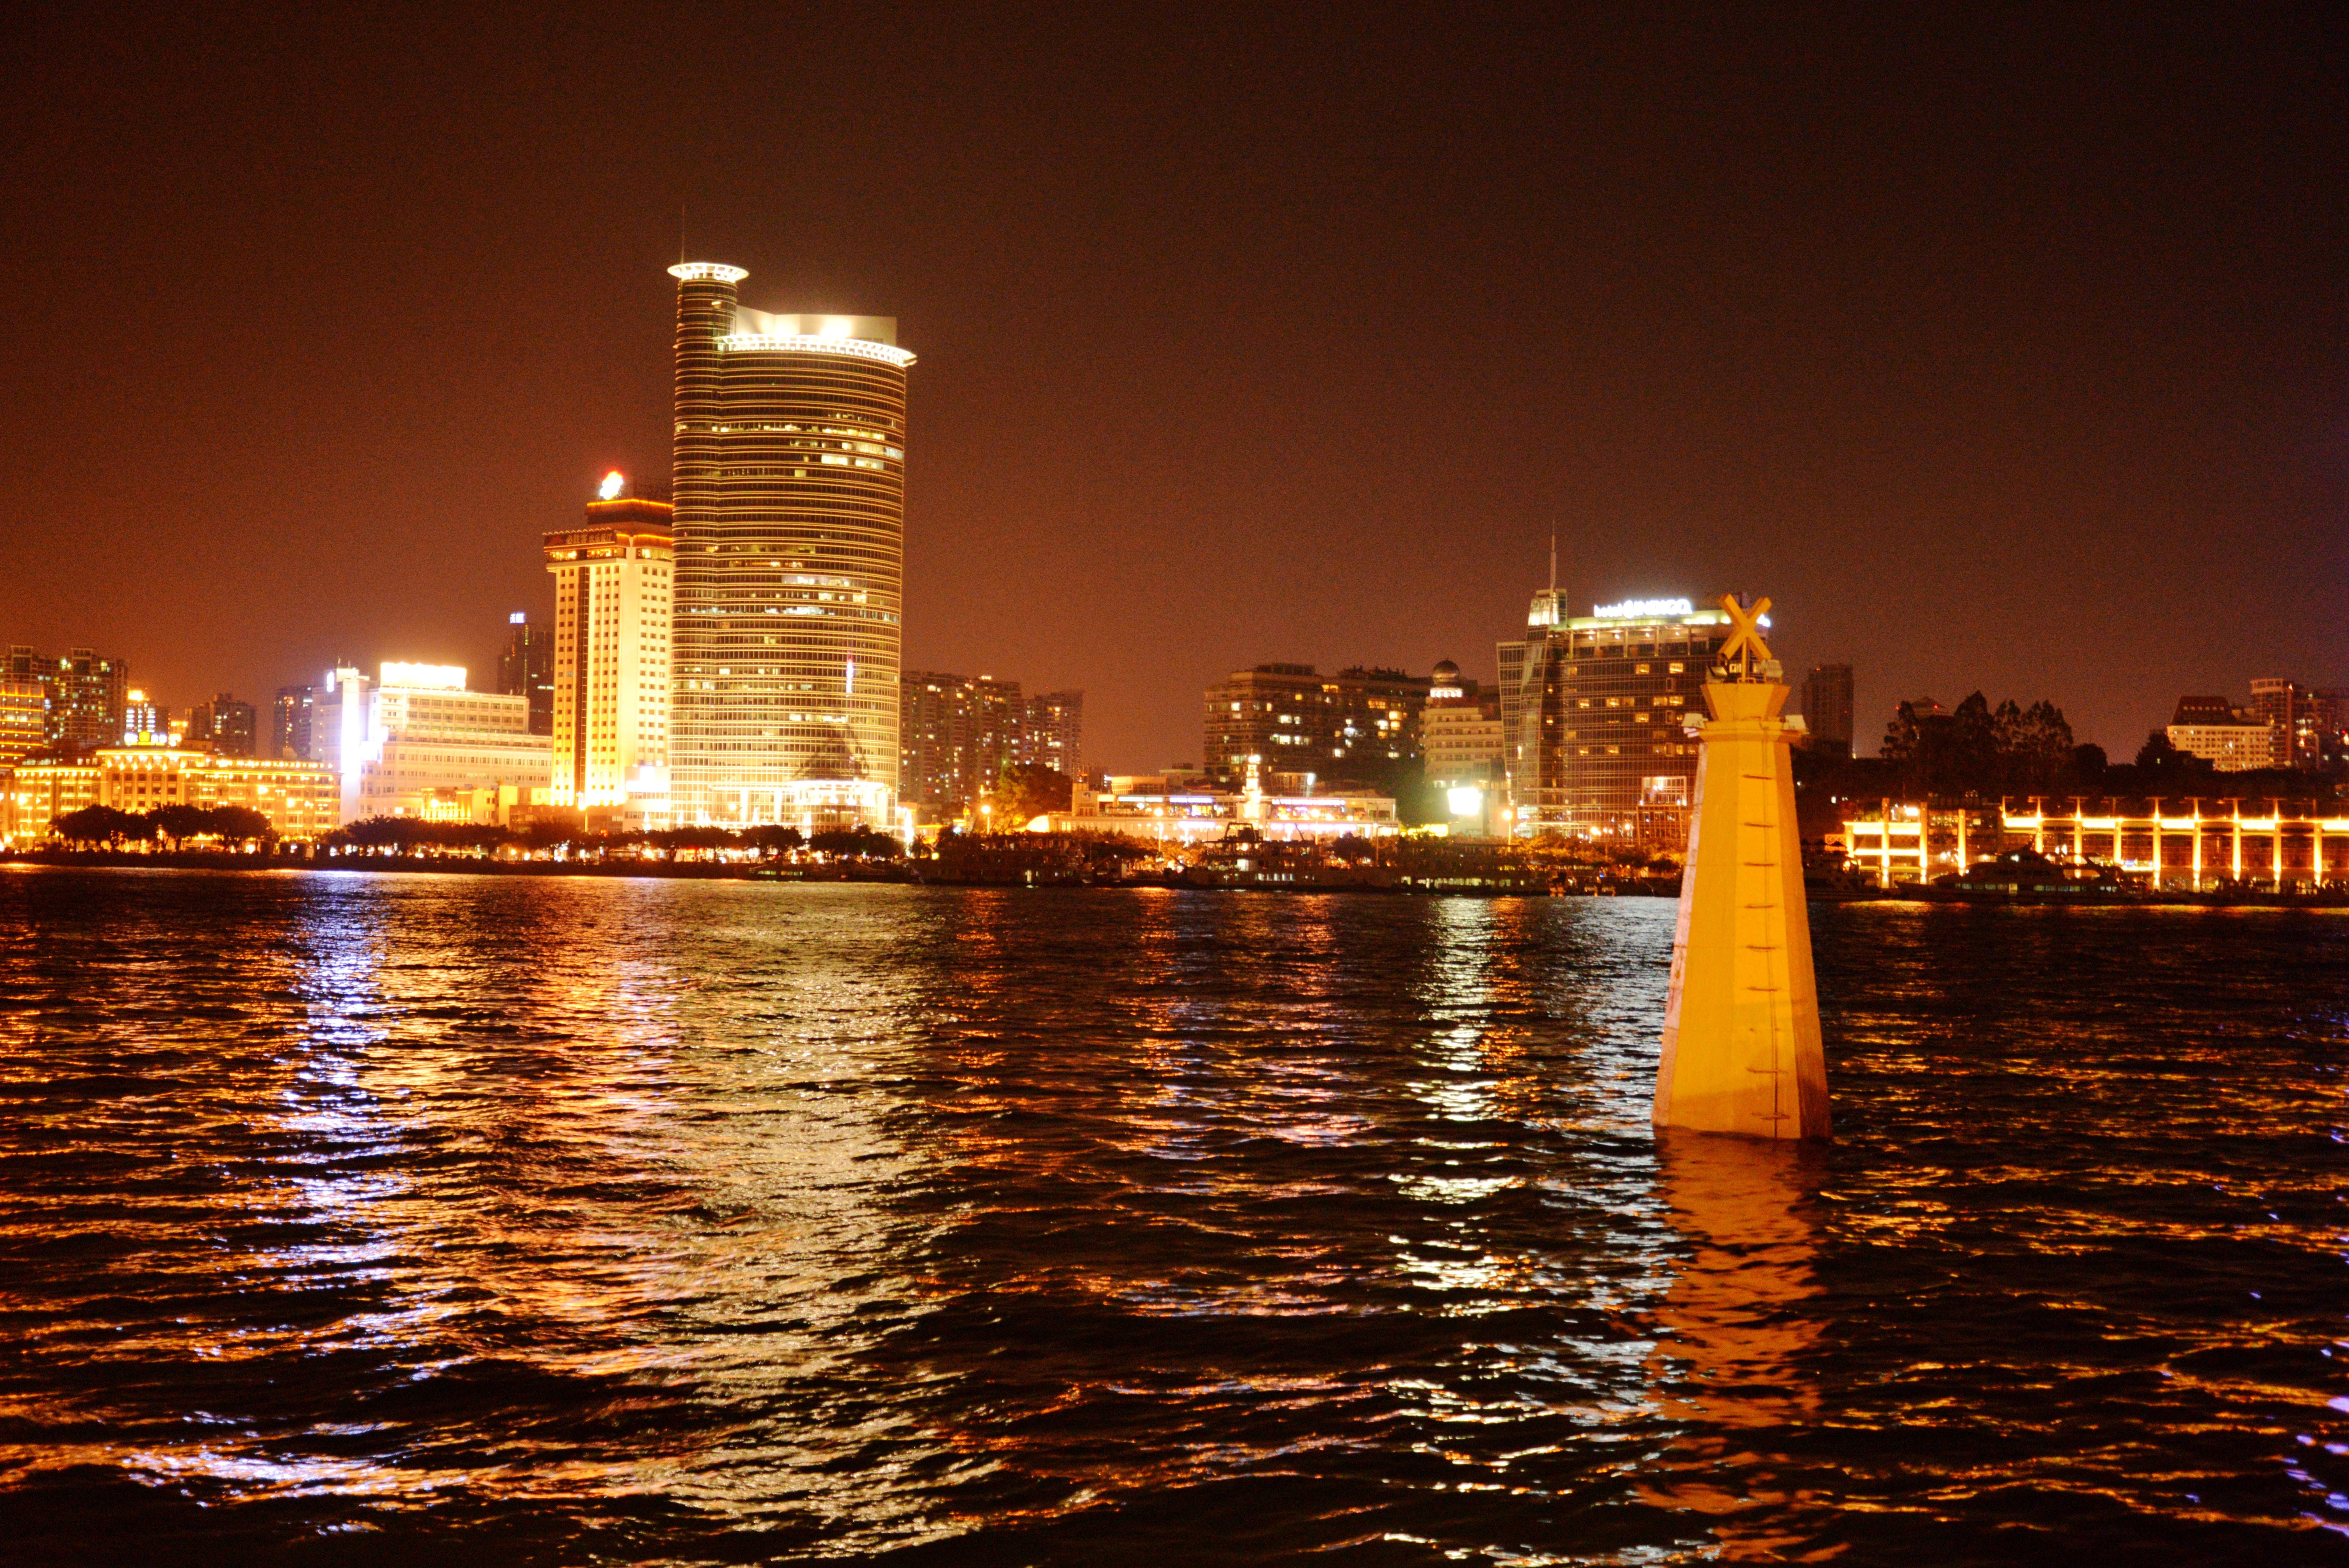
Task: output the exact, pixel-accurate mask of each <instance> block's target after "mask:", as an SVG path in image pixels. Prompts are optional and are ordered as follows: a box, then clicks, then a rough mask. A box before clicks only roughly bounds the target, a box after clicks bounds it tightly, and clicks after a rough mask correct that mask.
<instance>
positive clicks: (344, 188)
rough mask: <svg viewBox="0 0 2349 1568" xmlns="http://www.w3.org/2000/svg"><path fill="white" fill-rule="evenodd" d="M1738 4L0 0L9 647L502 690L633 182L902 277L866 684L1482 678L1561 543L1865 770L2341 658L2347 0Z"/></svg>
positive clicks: (600, 454)
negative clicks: (1921, 723) (905, 356)
mask: <svg viewBox="0 0 2349 1568" xmlns="http://www.w3.org/2000/svg"><path fill="white" fill-rule="evenodd" d="M1781 9H1782V8H1779V7H1767V8H1764V9H1761V10H1757V11H1755V12H1752V13H1747V14H1744V15H1743V16H1742V17H1740V16H1738V15H1732V14H1731V13H1728V12H1725V11H1719V10H1716V9H1715V8H1713V7H1691V8H1689V9H1688V10H1686V11H1684V12H1681V13H1677V14H1672V15H1662V16H1659V15H1650V16H1648V17H1647V18H1646V19H1644V20H1641V21H1639V22H1635V23H1629V24H1620V25H1618V24H1612V23H1594V24H1590V25H1587V26H1584V25H1572V24H1561V23H1560V22H1558V21H1557V20H1556V19H1555V18H1554V17H1552V16H1550V15H1547V14H1545V13H1544V12H1541V11H1537V10H1526V11H1508V10H1503V9H1500V8H1496V7H1475V8H1468V7H1463V8H1460V9H1457V10H1453V9H1394V10H1375V9H1372V8H1369V7H1364V6H1332V7H1328V8H1309V7H1303V6H1273V7H1245V8H1230V9H1221V8H1206V9H1201V8H1195V7H1190V6H1175V5H1164V6H1130V7H1122V8H1121V7H1109V8H1102V9H1098V10H1097V9H1094V8H1085V7H1071V8H1068V9H1066V10H1064V11H1042V10H1009V9H1006V10H1000V11H996V10H990V9H988V8H984V7H950V6H936V7H922V8H916V9H912V10H906V11H895V12H893V11H890V10H888V9H886V8H883V7H877V6H873V5H854V6H841V5H832V6H824V7H820V8H816V7H810V8H796V7H744V8H740V9H732V8H727V7H721V6H714V5H696V6H689V7H678V8H675V9H667V8H661V7H655V6H641V5H640V6H630V7H627V8H626V9H616V10H610V11H598V10H595V9H592V8H580V7H572V8H566V9H565V10H564V12H563V13H561V14H560V15H543V16H536V17H533V16H531V15H526V14H525V13H523V12H522V11H520V10H518V9H515V10H509V9H508V8H504V7H482V8H478V9H473V8H468V9H467V10H466V11H465V12H463V13H461V14H452V15H450V16H449V17H448V18H447V19H444V20H439V21H435V20H433V19H432V18H431V16H430V15H429V13H426V12H424V11H421V10H411V9H409V8H407V7H391V6H387V7H382V8H349V9H345V8H336V7H305V8H290V7H289V8H287V9H285V10H283V11H276V12H257V11H256V12H244V13H240V14H236V15H233V16H232V15H228V14H226V13H223V14H222V15H219V16H182V17H180V18H177V19H171V18H166V17H162V16H160V15H155V14H153V13H150V12H145V11H140V12H124V13H119V14H108V13H104V12H101V11H99V10H98V9H97V8H95V7H79V6H77V7H72V8H69V9H59V10H57V11H54V12H50V13H47V15H46V19H45V17H44V15H43V14H41V13H38V12H36V11H34V10H33V8H31V7H10V8H9V18H8V20H7V21H6V22H5V23H0V42H5V45H6V49H7V56H8V57H9V58H10V59H11V61H12V68H11V71H10V90H9V92H8V94H7V95H5V97H0V127H5V133H4V134H0V157H5V187H0V189H5V200H6V202H7V221H6V223H5V229H0V333H5V355H0V397H5V408H0V459H5V469H6V478H7V481H8V486H9V490H8V501H9V512H10V524H11V528H10V534H11V537H10V539H9V542H8V545H7V548H6V552H5V557H0V559H5V568H0V642H30V643H33V644H36V645H39V646H40V647H41V648H42V649H43V651H45V652H49V653H55V652H59V651H62V650H63V649H64V648H65V647H66V646H67V645H91V646H95V647H97V648H98V649H100V650H101V651H106V652H113V653H118V654H119V655H123V656H125V657H127V658H129V661H130V662H131V665H132V671H133V676H134V680H135V681H136V682H137V683H138V684H140V685H143V686H147V687H148V688H149V690H150V692H151V693H153V694H154V695H157V696H160V698H161V699H162V700H164V701H166V702H168V703H170V704H171V705H172V706H174V707H185V706H187V705H188V704H190V703H192V702H196V701H201V700H203V699H204V698H206V697H208V696H211V694H212V692H214V691H215V690H219V689H222V688H229V689H233V690H235V691H236V692H238V693H239V694H240V695H243V696H247V697H249V698H251V699H254V700H256V701H261V700H265V697H266V696H267V694H268V693H269V692H270V691H271V690H273V689H274V687H276V686H279V685H282V684H286V683H289V682H294V681H297V680H303V679H307V678H312V677H313V676H315V674H316V672H317V671H318V670H320V669H322V668H323V667H325V666H326V665H328V664H330V663H332V662H334V661H336V660H337V659H340V660H347V661H351V662H356V663H358V664H362V665H373V664H374V663H375V662H376V661H377V660H378V659H383V658H413V659H422V660H430V661H446V662H453V663H463V664H467V665H471V666H474V668H475V670H476V672H477V673H476V679H475V684H476V685H481V686H490V685H493V683H494V668H493V661H494V654H495V651H496V649H497V647H498V646H499V645H500V643H501V642H502V637H503V633H504V621H505V618H506V614H507V613H508V612H509V611H511V610H515V609H527V610H529V611H531V612H532V613H533V615H537V614H543V613H544V612H545V611H546V610H547V609H548V608H549V607H550V606H551V603H552V596H551V593H550V591H549V589H548V587H547V585H546V583H547V579H546V576H545V573H544V572H543V568H542V566H541V563H540V559H539V555H538V549H537V541H538V535H539V533H540V532H541V531H543V530H546V529H549V528H557V527H563V526H566V525H569V524H571V523H573V522H574V521H577V519H578V517H579V515H580V507H581V506H582V504H583V503H584V502H585V500H586V499H587V497H588V495H589V493H590V490H591V489H592V487H593V485H594V483H595V479H596V478H597V477H598V476H599V475H600V474H601V473H602V472H603V471H604V470H605V469H606V468H609V467H618V468H622V469H626V470H627V471H629V472H630V473H631V474H633V475H636V476H639V477H640V478H641V480H642V481H643V485H642V488H643V489H644V490H646V491H647V492H648V493H655V494H666V493H667V478H668V429H667V425H668V417H669V413H668V397H669V337H670V330H671V319H672V317H671V312H672V306H673V300H674V294H673V287H674V285H673V284H672V283H671V280H670V279H669V278H668V277H667V276H666V275H665V274H664V273H663V271H662V269H663V268H664V267H666V266H667V264H669V263H672V262H674V261H676V260H677V259H678V244H679V209H680V207H681V206H682V208H683V209H684V211H685V214H686V216H685V241H686V247H687V249H688V251H689V252H690V253H691V254H692V256H693V257H694V258H695V259H700V260H716V261H726V262H731V263H735V264H737V265H740V266H743V267H747V268H749V269H750V280H749V281H748V282H747V283H745V284H743V285H742V298H743V302H744V303H745V304H750V305H753V306H756V307H759V308H762V309H768V310H802V309H804V310H823V311H841V312H858V313H867V314H873V315H895V316H896V317H898V318H899V333H900V336H899V341H900V342H902V343H903V344H905V346H908V347H910V348H912V349H914V350H915V351H916V353H917V354H918V355H919V356H920V363H919V364H918V365H916V366H915V368H914V370H913V372H912V425H913V429H912V437H911V440H910V442H909V462H908V476H909V480H908V492H909V493H908V503H907V510H908V517H907V536H908V539H907V548H906V577H907V593H906V613H905V658H906V663H907V665H908V667H910V668H929V669H946V670H952V671H956V672H958V673H963V674H968V675H978V674H990V675H995V676H1009V677H1013V678H1017V679H1019V680H1021V681H1023V682H1025V683H1026V684H1027V685H1028V686H1030V688H1031V689H1037V688H1043V687H1050V686H1081V687H1083V688H1085V690H1086V693H1087V707H1088V713H1087V732H1086V751H1087V761H1088V763H1089V764H1091V765H1093V766H1098V767H1108V768H1112V769H1120V770H1131V769H1143V768H1149V767H1155V766H1159V765H1163V764H1165V763H1169V762H1176V761H1193V762H1195V761H1197V760H1198V759H1199V758H1198V752H1199V744H1200V741H1199V710H1200V691H1201V688H1202V687H1203V686H1205V685H1206V684H1207V683H1208V682H1210V681H1212V680H1214V679H1216V678H1217V677H1219V676H1222V675H1223V674H1224V673H1225V672H1226V671H1227V670H1229V669H1232V668H1236V667H1239V666H1243V665H1249V664H1254V663H1257V662H1260V661H1264V660H1272V659H1280V660H1297V661H1309V662H1313V663H1317V664H1319V665H1321V666H1322V667H1323V668H1325V669H1330V668H1335V667H1337V666H1339V665H1346V664H1352V663H1381V664H1391V665H1402V666H1405V667H1408V668H1410V669H1413V670H1415V671H1420V672H1424V671H1425V670H1426V669H1427V668H1428V666H1429V665H1432V664H1433V663H1434V661H1435V660H1437V659H1439V658H1442V657H1445V656H1450V657H1452V658H1454V659H1456V660H1457V661H1458V662H1459V663H1460V664H1461V665H1463V667H1464V669H1466V670H1467V671H1468V673H1470V674H1471V675H1475V676H1481V677H1485V678H1489V677H1490V676H1491V675H1492V673H1493V663H1494V655H1493V644H1494V642H1495V640H1496V639H1497V638H1500V637H1503V636H1507V635H1512V634H1514V633H1515V632H1516V629H1517V628H1519V627H1521V626H1522V624H1523V621H1524V614H1525V607H1526V599H1527V597H1528V595H1529V594H1530V593H1532V592H1533V591H1534V590H1535V589H1536V588H1537V587H1539V586H1541V584H1542V582H1543V577H1544V573H1545V560H1546V556H1547V548H1548V540H1549V535H1550V531H1551V530H1552V529H1553V528H1555V529H1556V530H1557V534H1558V539H1559V551H1560V555H1561V559H1562V562H1563V573H1564V576H1565V578H1566V580H1567V583H1568V587H1569V588H1570V590H1571V592H1572V593H1573V595H1574V598H1575V600H1576V602H1577V603H1578V605H1582V606H1587V605H1588V603H1589V602H1590V601H1592V600H1594V599H1613V598H1619V597H1624V596H1633V595H1636V596H1649V595H1664V594H1682V593H1686V594H1689V595H1692V596H1700V595H1703V594H1706V593H1718V592H1721V591H1723V590H1725V589H1739V590H1744V591H1747V592H1756V593H1769V594H1771V595H1772V596H1773V597H1774V598H1775V600H1776V601H1777V603H1778V604H1779V606H1780V613H1779V616H1778V621H1779V625H1780V628H1781V633H1782V635H1781V637H1780V640H1779V645H1778V648H1779V652H1780V653H1781V654H1782V655H1784V656H1785V659H1786V660H1787V662H1788V665H1789V666H1790V669H1791V668H1793V667H1794V666H1795V665H1797V664H1800V665H1807V664H1809V663H1811V662H1813V661H1816V660H1820V659H1843V658H1847V659H1849V660H1851V661H1852V662H1853V663H1854V664H1855V665H1857V666H1858V715H1857V723H1858V728H1859V731H1860V738H1861V748H1862V749H1863V750H1867V751H1872V750H1873V749H1874V739H1875V738H1876V737H1877V736H1878V734H1880V732H1881V728H1882V725H1883V722H1884V719H1885V717H1887V715H1888V712H1889V708H1890V707H1891V706H1892V704H1894V703H1895V702H1896V701H1898V700H1899V699H1900V698H1901V697H1904V696H1918V695H1920V694H1930V695H1931V696H1936V697H1939V698H1940V699H1941V700H1942V701H1944V702H1948V703H1952V704H1953V703H1954V702H1955V701H1956V700H1957V699H1958V698H1959V697H1960V696H1963V695H1964V694H1965V693H1966V692H1967V691H1969V690H1971V689H1973V688H1975V687H1977V686H1979V687H1981V688H1982V689H1984V690H1985V691H1986V692H1987V693H1988V694H1989V695H1990V696H1991V698H1992V701H1996V700H1997V699H1998V698H2000V697H2002V696H2009V695H2012V696H2016V697H2018V698H2020V699H2022V700H2023V701H2025V702H2028V701H2030V700H2031V699H2033V698H2034V697H2038V696H2050V697H2053V698H2054V699H2055V700H2056V701H2057V702H2059V703H2060V704H2062V705H2063V707H2064V708H2065V709H2066V710H2067V711H2068V712H2069V714H2070V715H2071V717H2072V718H2073V721H2074V725H2075V728H2076V729H2077V730H2079V731H2080V732H2081V735H2082V738H2094V739H2098V740H2101V741H2103V742H2104V743H2105V744H2106V745H2107V746H2108V747H2111V748H2113V749H2114V750H2115V751H2116V752H2120V753H2123V754H2127V753H2133V752H2134V751H2135V749H2136V748H2137V744H2138V742H2139V741H2140V740H2141V739H2142V738H2143V737H2144V735H2145V733H2146V731H2147V729H2148V728H2149V727H2152V726H2154V725H2156V724H2158V723H2161V722H2165V721H2166V720H2167V718H2168V712H2169V708H2170V706H2171V704H2172V703H2173V702H2174V701H2175V699H2176V698H2177V696H2178V695H2179V694H2180V693H2181V692H2184V691H2198V692H2199V691H2213V692H2226V693H2230V694H2232V695H2234V696H2236V697H2237V698H2238V699H2239V700H2240V698H2242V697H2243V696H2246V695H2247V685H2248V682H2249V680H2250V678H2251V677H2252V676H2260V675H2290V676H2297V677H2299V678H2301V679H2302V680H2305V681H2309V682H2312V683H2315V684H2339V685H2349V640H2344V620H2349V614H2345V613H2344V611H2345V610H2349V601H2344V569H2349V560H2344V553H2349V548H2345V547H2349V49H2345V48H2344V36H2349V24H2344V21H2343V17H2344V15H2349V13H2344V12H2343V11H2342V10H2340V9H2338V8H2314V7H2312V8H2309V9H2305V10H2292V9H2286V8H2276V7H2261V8H2256V9H2246V10H2240V11H2229V10H2217V9H2213V10H2209V11H2201V10H2192V11H2189V8H2185V7H2178V8H2175V9H2176V10H2177V11H2178V12H2179V13H2180V15H2179V16H2178V17H2176V18H2164V17H2162V16H2160V15H2157V13H2156V12H2155V10H2154V9H2153V8H2149V7H2147V8H2137V9H2103V8H2099V9H2097V10H2095V11H2094V12H2093V13H2077V14H2068V15H2067V16H2058V17H2054V18H2052V19H2051V18H2050V17H2048V16H2046V15H2040V14H2038V11H2037V8H2033V9H2032V10H2028V11H2023V10H2018V11H2016V12H2013V13H2010V14H2008V15H2007V18H2006V20H2005V21H2004V22H2003V23H1992V24H1983V23H1982V22H1980V21H1978V20H1975V19H1966V20H1962V21H1961V20H1958V19H1955V18H1953V17H1945V18H1943V19H1942V20H1941V21H1940V22H1938V23H1937V22H1933V21H1930V20H1920V19H1919V18H1918V17H1917V16H1915V15H1911V14H1910V13H1909V9H1908V8H1905V7H1861V8H1854V9H1852V10H1849V11H1846V12H1841V13H1813V14H1810V15H1807V16H1806V18H1805V19H1801V20H1795V19H1790V18H1789V17H1787V16H1785V15H1780V14H1779V12H1780V10H1781ZM1785 9H1791V8H1785ZM1675 18H1677V19H1675ZM1933 26H1940V27H1942V28H1943V29H1945V30H1942V31H1929V30H1924V29H1927V28H1930V27H1933Z"/></svg>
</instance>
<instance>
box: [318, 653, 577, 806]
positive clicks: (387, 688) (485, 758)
mask: <svg viewBox="0 0 2349 1568" xmlns="http://www.w3.org/2000/svg"><path fill="white" fill-rule="evenodd" d="M378 676H379V679H378V680H373V681H370V680H369V679H367V676H363V675H361V674H360V673H359V672H358V671H357V670H355V669H348V668H343V669H335V670H330V671H328V672H327V674H326V681H325V683H324V684H323V686H321V687H320V688H319V693H318V696H317V699H316V705H315V706H314V707H313V708H312V710H311V722H310V738H311V746H312V750H313V756H314V759H315V760H316V761H318V762H322V763H324V764H325V765H326V768H327V769H329V770H330V771H332V772H333V773H334V775H335V776H336V779H337V780H338V781H339V784H340V789H339V799H340V800H341V820H342V821H343V822H344V823H345V824H348V823H351V822H356V821H359V820H363V819H365V818H368V817H422V816H425V815H426V814H427V810H426V808H427V806H428V804H429V802H430V801H431V800H432V799H433V798H434V797H435V796H436V795H437V794H440V793H445V792H450V791H459V792H464V791H471V790H477V789H497V788H498V787H500V786H512V787H514V788H515V789H523V790H529V791H532V792H533V796H536V797H543V792H544V791H545V790H546V789H547V788H548V786H549V784H550V783H551V781H552V776H553V772H554V760H553V757H552V755H551V753H550V751H549V749H548V745H547V738H546V737H545V736H543V735H533V734H531V733H530V699H529V698H528V697H526V696H504V695H503V694H502V693H495V692H485V691H468V690H466V689H465V668H464V666H463V665H413V664H386V665H379V666H378Z"/></svg>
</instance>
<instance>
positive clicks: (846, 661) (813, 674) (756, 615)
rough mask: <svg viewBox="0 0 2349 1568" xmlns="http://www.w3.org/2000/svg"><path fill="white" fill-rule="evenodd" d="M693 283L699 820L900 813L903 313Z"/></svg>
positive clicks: (673, 719)
mask: <svg viewBox="0 0 2349 1568" xmlns="http://www.w3.org/2000/svg"><path fill="white" fill-rule="evenodd" d="M669 272H670V275H672V276H673V277H675V278H676V279H677V281H678V296H677V402H676V436H675V451H674V456H675V483H674V489H673V496H674V500H675V504H676V509H677V511H676V520H675V521H676V539H677V545H676V551H677V562H676V572H677V580H676V581H677V598H676V631H675V634H674V658H675V666H676V668H675V681H674V688H673V696H672V709H671V715H670V727H669V763H670V777H671V781H672V789H673V798H674V801H675V807H676V815H677V820H678V821H679V822H680V823H701V822H708V823H715V824H720V825H728V826H739V825H743V824H749V823H757V822H787V823H792V824H794V825H797V826H801V827H802V828H808V827H818V826H823V825H826V824H847V823H853V822H866V823H872V824H875V825H878V824H882V823H885V822H887V821H889V820H891V819H892V817H893V815H894V810H895V797H896V794H897V769H898V737H897V721H898V698H897V677H898V670H899V662H900V652H901V647H902V644H903V626H902V623H901V620H900V616H901V614H902V607H903V591H904V579H905V371H906V367H907V366H910V365H912V364H913V362H914V356H912V355H911V354H909V353H907V352H906V351H905V350H904V349H902V348H899V347H897V346H896V335H897V332H896V323H895V320H894V319H893V318H890V317H886V316H846V315H769V314H767V313H765V312H763V311H756V310H749V309H745V308H743V307H742V306H741V305H740V304H738V303H737V301H736V298H735V285H737V284H740V282H741V281H742V279H743V278H744V277H745V276H747V275H748V274H747V273H744V272H743V271H742V269H741V268H740V267H730V266H722V265H719V264H717V263H709V262H696V263H688V264H685V265H680V266H676V267H672V268H670V269H669Z"/></svg>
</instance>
